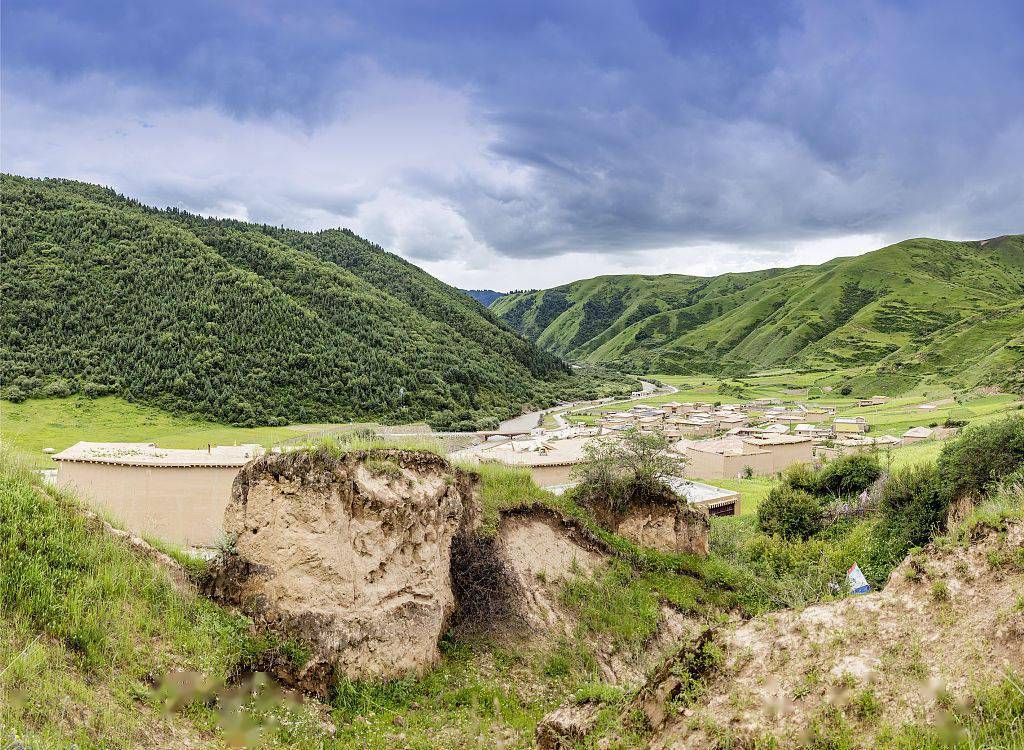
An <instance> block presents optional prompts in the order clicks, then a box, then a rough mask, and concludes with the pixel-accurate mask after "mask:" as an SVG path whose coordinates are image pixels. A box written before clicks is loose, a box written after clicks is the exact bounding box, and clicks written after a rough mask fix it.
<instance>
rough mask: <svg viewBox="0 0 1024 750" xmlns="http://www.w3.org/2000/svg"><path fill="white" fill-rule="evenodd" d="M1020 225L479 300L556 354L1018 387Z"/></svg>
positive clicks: (1022, 300) (664, 366)
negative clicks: (864, 371)
mask: <svg viewBox="0 0 1024 750" xmlns="http://www.w3.org/2000/svg"><path fill="white" fill-rule="evenodd" d="M1022 306H1024V236H1022V235H1012V236H1004V237H998V238H995V239H992V240H983V241H980V242H950V241H943V240H933V239H912V240H906V241H904V242H900V243H897V244H895V245H891V246H889V247H884V248H882V249H880V250H875V251H873V252H869V253H866V254H864V255H859V256H856V257H852V258H836V259H834V260H831V261H828V262H827V263H823V264H821V265H818V266H797V267H794V268H777V269H770V270H765V271H754V272H750V273H733V274H724V275H722V276H715V277H711V278H703V277H696V276H685V275H674V274H667V275H663V276H601V277H598V278H594V279H587V280H585V281H577V282H573V283H571V284H566V285H563V286H559V287H555V288H553V289H545V290H540V291H535V292H527V293H518V294H510V295H508V296H506V297H503V298H502V299H500V300H498V301H497V302H496V303H495V304H494V306H493V308H492V310H493V312H495V313H496V314H498V315H499V316H501V317H502V318H503V319H504V320H505V321H507V322H508V323H509V325H511V326H512V327H513V328H515V329H516V330H517V331H519V332H520V333H522V334H523V335H525V336H527V337H528V338H530V339H532V340H534V341H536V342H537V343H538V344H539V345H540V346H542V347H543V348H544V349H546V350H548V351H550V352H552V353H555V354H557V355H559V356H561V357H565V358H566V359H569V360H574V361H580V362H601V363H607V364H612V365H615V366H618V367H623V368H628V369H629V370H631V371H636V372H652V373H670V374H671V373H676V374H681V373H696V372H707V373H723V374H743V373H750V372H756V371H760V370H766V369H769V368H777V367H796V368H807V369H812V368H813V369H817V368H835V367H853V366H861V365H875V366H878V367H879V368H881V369H882V370H884V371H887V372H891V373H895V374H898V375H901V376H903V375H905V376H906V378H907V380H908V381H909V380H911V379H916V378H918V377H919V376H921V375H923V374H929V373H936V372H940V373H944V374H947V375H951V376H956V377H959V378H961V379H963V380H964V382H965V383H967V382H970V383H971V384H976V383H998V384H1010V385H1014V383H1016V384H1017V385H1024V384H1021V378H1022V376H1021V374H1020V373H1021V371H1022V369H1024V338H1022V335H1024V326H1022V325H1021V323H1022V322H1024V318H1022V317H1021V316H1022V312H1024V308H1022Z"/></svg>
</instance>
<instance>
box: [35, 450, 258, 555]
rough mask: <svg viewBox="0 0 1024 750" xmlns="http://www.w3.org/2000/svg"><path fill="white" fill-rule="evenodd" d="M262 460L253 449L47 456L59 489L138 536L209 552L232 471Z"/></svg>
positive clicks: (84, 452) (228, 492)
mask: <svg viewBox="0 0 1024 750" xmlns="http://www.w3.org/2000/svg"><path fill="white" fill-rule="evenodd" d="M262 453H263V448H262V447H260V446H259V445H235V446H226V445H217V446H208V447H207V448H206V450H176V449H171V448H158V447H157V446H156V445H155V444H154V443H90V442H81V443H76V444H75V445H73V446H71V447H70V448H68V449H67V450H64V451H61V452H60V453H57V454H56V455H54V456H53V460H54V461H56V462H57V479H56V482H57V484H58V485H59V486H62V487H67V488H69V489H73V490H75V491H76V493H77V494H78V495H79V496H80V497H81V498H82V499H83V500H85V501H86V502H88V503H90V504H92V505H93V506H94V507H96V508H97V509H98V510H101V511H103V512H104V513H106V514H109V515H110V516H111V517H112V518H113V519H114V520H115V521H117V522H118V523H121V524H123V525H124V527H125V528H126V529H127V530H129V531H131V532H133V533H135V534H139V535H149V536H153V537H156V538H158V539H163V540H165V541H168V542H173V543H175V544H181V545H186V546H191V547H212V546H213V545H215V544H216V543H217V542H218V541H219V539H220V536H221V533H222V532H221V529H222V526H223V523H224V508H225V507H226V506H227V503H228V500H229V499H230V497H231V483H232V482H234V480H235V476H236V475H237V474H238V472H239V470H240V469H241V468H242V467H243V466H245V465H246V464H247V463H249V461H251V460H252V459H254V458H256V457H257V456H259V455H261V454H262Z"/></svg>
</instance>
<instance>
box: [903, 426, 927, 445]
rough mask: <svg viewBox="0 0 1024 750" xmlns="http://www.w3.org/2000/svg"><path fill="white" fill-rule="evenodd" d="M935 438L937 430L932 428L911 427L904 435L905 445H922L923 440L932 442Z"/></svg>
mask: <svg viewBox="0 0 1024 750" xmlns="http://www.w3.org/2000/svg"><path fill="white" fill-rule="evenodd" d="M933 437H935V430H933V429H932V428H931V427H911V428H910V429H909V430H907V431H906V432H904V433H903V435H902V439H903V444H904V445H910V444H911V443H920V442H921V441H922V440H931V439H932V438H933Z"/></svg>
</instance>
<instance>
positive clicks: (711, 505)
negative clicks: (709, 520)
mask: <svg viewBox="0 0 1024 750" xmlns="http://www.w3.org/2000/svg"><path fill="white" fill-rule="evenodd" d="M668 483H669V484H670V485H671V486H672V489H673V490H675V491H676V494H677V495H679V496H680V497H684V498H686V502H688V503H689V504H690V505H696V506H697V507H699V508H704V509H705V510H706V511H707V512H708V514H709V515H712V516H738V515H739V514H740V493H739V492H736V491H735V490H725V489H722V488H721V487H715V486H714V485H711V484H703V483H701V482H694V481H691V480H689V479H671V480H669V482H668Z"/></svg>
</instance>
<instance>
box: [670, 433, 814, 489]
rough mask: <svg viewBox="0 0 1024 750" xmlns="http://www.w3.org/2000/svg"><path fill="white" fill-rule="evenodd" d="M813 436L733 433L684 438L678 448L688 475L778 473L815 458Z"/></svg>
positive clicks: (713, 476) (721, 476)
mask: <svg viewBox="0 0 1024 750" xmlns="http://www.w3.org/2000/svg"><path fill="white" fill-rule="evenodd" d="M812 448H813V444H812V442H811V439H810V438H807V437H799V436H796V435H774V434H763V435H752V436H749V437H741V436H738V435H731V436H728V437H723V438H718V439H716V440H680V441H679V442H678V443H677V444H676V450H678V451H680V452H682V453H683V454H684V455H685V456H686V474H687V476H692V477H700V478H702V479H734V478H737V477H742V476H744V475H745V474H747V473H748V472H749V473H752V474H755V475H759V476H766V475H771V474H775V473H776V472H779V471H782V470H783V469H785V468H787V467H789V466H792V465H793V464H796V463H809V462H810V461H811V460H812V459H813V457H814V456H813V450H812Z"/></svg>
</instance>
